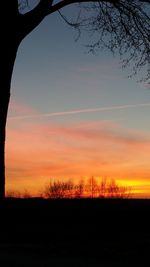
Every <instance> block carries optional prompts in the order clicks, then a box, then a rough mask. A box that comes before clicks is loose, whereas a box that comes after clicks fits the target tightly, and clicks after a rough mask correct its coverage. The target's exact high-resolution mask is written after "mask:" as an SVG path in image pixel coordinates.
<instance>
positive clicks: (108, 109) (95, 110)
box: [8, 102, 150, 120]
mask: <svg viewBox="0 0 150 267" xmlns="http://www.w3.org/2000/svg"><path fill="white" fill-rule="evenodd" d="M149 106H150V102H149V103H142V104H130V105H121V106H109V107H98V108H86V109H75V110H68V111H60V112H51V113H43V114H37V115H25V116H14V117H13V116H12V117H8V118H9V120H17V119H32V118H40V117H55V116H65V115H75V114H78V113H91V112H101V111H110V110H117V109H128V108H138V107H149Z"/></svg>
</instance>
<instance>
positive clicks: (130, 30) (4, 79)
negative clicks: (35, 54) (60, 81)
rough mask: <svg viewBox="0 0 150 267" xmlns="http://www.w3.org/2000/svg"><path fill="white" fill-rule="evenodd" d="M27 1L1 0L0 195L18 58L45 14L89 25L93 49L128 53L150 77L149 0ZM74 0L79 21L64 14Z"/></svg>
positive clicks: (126, 61)
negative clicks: (32, 3) (29, 5)
mask: <svg viewBox="0 0 150 267" xmlns="http://www.w3.org/2000/svg"><path fill="white" fill-rule="evenodd" d="M27 2H28V3H30V1H27V0H19V1H18V0H8V1H6V0H2V1H1V13H2V14H3V16H1V18H0V22H1V44H0V47H1V66H2V68H1V90H0V199H3V198H4V197H5V137H6V133H5V128H6V121H7V111H8V106H9V100H10V88H11V78H12V72H13V67H14V62H15V59H16V55H17V51H18V47H19V45H20V43H21V42H22V40H23V39H24V38H25V37H26V36H27V35H28V34H29V33H31V32H32V31H33V30H34V29H35V28H36V27H37V26H38V25H39V24H40V23H41V22H42V21H43V19H44V18H45V17H47V16H48V15H51V14H52V13H54V12H58V11H59V13H60V15H61V17H62V18H63V19H64V20H65V21H66V22H67V23H68V24H69V25H70V26H72V27H75V28H77V29H79V30H81V29H82V28H86V29H88V30H89V31H90V32H91V33H92V34H93V42H92V44H89V47H90V49H91V50H92V51H93V50H95V49H97V48H102V47H105V48H107V49H109V50H111V51H112V52H115V51H116V50H117V51H118V52H119V53H120V55H121V56H123V58H124V55H125V54H126V55H127V58H125V59H124V61H123V65H124V66H127V65H129V64H130V63H133V71H134V73H136V72H137V70H140V69H141V68H142V67H144V66H146V67H147V76H146V78H145V79H147V80H148V78H149V74H150V70H149V63H150V56H149V52H150V42H149V41H150V39H149V38H150V36H149V28H150V27H149V26H150V17H149V10H150V5H149V4H150V1H149V0H145V1H144V0H132V1H130V0H99V1H95V0H79V1H77V0H60V1H58V2H57V1H56V2H55V1H53V0H39V1H38V4H37V5H36V6H35V7H34V8H33V9H32V10H29V11H28V12H25V13H21V12H20V10H21V8H22V7H24V4H26V3H27ZM73 4H77V5H79V8H80V10H81V11H84V12H80V11H79V15H78V17H77V18H78V19H77V21H76V22H74V20H73V18H72V19H71V22H70V21H68V19H66V18H65V16H64V15H63V14H62V9H63V8H64V7H66V6H69V5H73ZM85 13H86V16H85V15H84V14H85ZM82 14H83V16H81V15H82ZM2 25H3V26H2Z"/></svg>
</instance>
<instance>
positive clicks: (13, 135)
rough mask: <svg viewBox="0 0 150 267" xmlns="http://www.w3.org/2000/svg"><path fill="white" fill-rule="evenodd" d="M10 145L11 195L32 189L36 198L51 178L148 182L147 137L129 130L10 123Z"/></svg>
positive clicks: (112, 125) (101, 124) (93, 124)
mask: <svg viewBox="0 0 150 267" xmlns="http://www.w3.org/2000/svg"><path fill="white" fill-rule="evenodd" d="M6 144H7V146H6V156H7V157H6V159H7V165H6V166H7V170H6V171H7V172H6V174H7V188H8V189H10V188H11V189H14V190H15V189H17V190H24V189H25V188H29V189H30V190H31V191H32V192H34V193H35V192H38V191H39V190H40V189H41V188H43V187H44V186H45V183H46V182H48V181H49V179H50V178H51V177H54V178H73V179H78V178H81V177H89V176H91V175H94V176H108V177H112V178H113V177H114V178H117V179H119V180H125V181H126V182H127V183H128V182H129V181H130V180H132V181H142V179H143V183H144V184H146V183H147V182H149V181H150V176H149V173H150V168H149V160H148V159H149V154H150V138H149V135H148V133H144V132H137V131H135V130H129V129H125V128H122V127H121V126H120V125H119V124H116V123H113V122H112V121H107V122H104V121H96V122H88V123H86V122H82V123H81V122H80V123H78V124H71V125H63V126H62V125H60V124H50V123H49V124H48V123H47V124H45V125H44V123H43V125H41V124H40V123H37V122H36V123H35V122H34V123H33V122H31V121H24V122H19V123H18V124H17V122H16V123H12V122H9V123H8V133H7V143H6ZM144 184H142V186H144ZM141 190H142V189H141ZM149 194H150V192H149Z"/></svg>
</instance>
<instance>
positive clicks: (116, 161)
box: [6, 1, 150, 197]
mask: <svg viewBox="0 0 150 267" xmlns="http://www.w3.org/2000/svg"><path fill="white" fill-rule="evenodd" d="M34 2H35V1H34ZM66 12H69V13H70V14H72V15H74V14H75V10H74V8H68V9H66ZM76 37H77V33H76V32H75V31H74V30H73V29H71V28H69V26H68V25H66V24H65V23H64V21H63V20H62V18H61V17H60V16H59V14H58V13H56V14H53V15H51V16H49V17H47V18H46V19H45V20H44V21H43V22H42V24H41V25H40V26H39V27H38V28H37V29H35V30H34V31H33V32H32V33H31V34H30V35H29V36H28V37H27V38H26V39H25V40H24V41H23V42H22V44H21V46H20V48H19V51H18V56H17V60H16V64H15V68H14V73H13V80H12V91H11V102H10V107H9V114H8V122H7V143H6V177H7V178H6V190H7V191H20V192H22V191H24V190H28V191H29V192H31V193H32V194H38V193H39V192H41V191H42V190H44V188H45V185H46V184H47V183H48V182H49V181H50V178H53V179H54V178H55V179H59V180H60V179H73V180H74V181H77V180H78V179H80V178H85V179H86V178H88V177H90V176H95V177H109V178H115V179H116V180H117V181H120V183H122V184H125V185H131V186H132V187H133V188H134V190H135V192H136V193H137V196H140V197H143V196H144V197H150V124H149V117H150V90H149V89H150V87H149V86H148V84H147V83H144V82H141V83H138V82H137V79H138V77H135V78H132V79H129V78H127V76H128V74H129V73H130V70H129V69H126V70H122V69H121V65H120V64H119V58H118V57H117V56H116V57H113V56H112V55H111V54H110V53H109V52H108V51H99V52H98V54H96V55H93V54H90V53H88V49H87V48H86V46H85V45H86V44H88V43H89V41H90V37H88V33H86V34H85V33H83V34H81V37H80V39H79V40H78V41H77V42H75V39H76Z"/></svg>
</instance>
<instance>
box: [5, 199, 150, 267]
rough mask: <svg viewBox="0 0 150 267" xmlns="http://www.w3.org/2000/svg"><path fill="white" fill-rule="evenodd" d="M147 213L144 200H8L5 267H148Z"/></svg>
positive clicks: (149, 202)
mask: <svg viewBox="0 0 150 267" xmlns="http://www.w3.org/2000/svg"><path fill="white" fill-rule="evenodd" d="M149 211H150V200H144V199H143V200H140V199H42V198H29V199H17V198H16V199H15V198H7V199H5V200H4V201H3V202H1V204H0V213H1V221H0V223H1V228H0V229H1V233H0V239H1V242H0V261H1V266H121V267H122V266H149V251H150V231H149V225H150V219H149Z"/></svg>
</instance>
